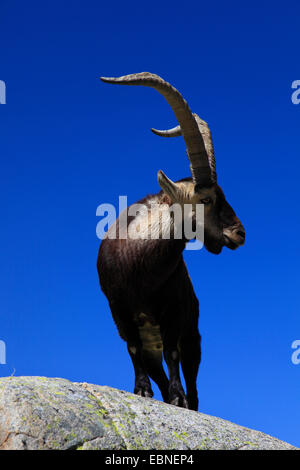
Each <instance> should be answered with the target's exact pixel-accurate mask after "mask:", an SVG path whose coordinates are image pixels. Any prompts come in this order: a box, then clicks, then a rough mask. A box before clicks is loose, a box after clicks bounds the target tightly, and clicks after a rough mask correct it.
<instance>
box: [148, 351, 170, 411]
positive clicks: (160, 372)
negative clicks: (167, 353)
mask: <svg viewBox="0 0 300 470" xmlns="http://www.w3.org/2000/svg"><path fill="white" fill-rule="evenodd" d="M143 360H144V364H145V367H146V370H147V373H148V375H149V377H150V378H151V379H152V380H153V381H154V382H155V383H156V385H157V386H158V388H159V390H160V393H161V395H162V398H163V401H164V402H165V403H169V380H168V377H167V375H166V373H165V371H164V368H163V365H162V352H161V351H148V350H143Z"/></svg>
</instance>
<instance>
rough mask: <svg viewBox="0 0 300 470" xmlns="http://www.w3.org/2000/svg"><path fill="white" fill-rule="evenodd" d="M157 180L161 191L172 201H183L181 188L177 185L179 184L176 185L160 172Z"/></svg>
mask: <svg viewBox="0 0 300 470" xmlns="http://www.w3.org/2000/svg"><path fill="white" fill-rule="evenodd" d="M157 180H158V184H159V186H160V187H161V189H162V190H163V191H164V192H165V193H166V194H167V195H168V196H169V197H170V198H171V199H172V201H173V202H175V201H179V200H180V199H181V198H180V196H181V189H180V187H179V186H178V185H177V183H174V182H173V181H172V180H170V179H169V178H168V177H167V176H166V175H165V174H164V172H163V171H161V170H159V172H158V173H157Z"/></svg>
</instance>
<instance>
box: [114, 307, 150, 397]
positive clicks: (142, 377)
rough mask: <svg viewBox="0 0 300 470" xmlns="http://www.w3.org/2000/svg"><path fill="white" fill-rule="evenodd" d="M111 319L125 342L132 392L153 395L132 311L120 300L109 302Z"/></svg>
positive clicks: (146, 395) (143, 395) (147, 395)
mask: <svg viewBox="0 0 300 470" xmlns="http://www.w3.org/2000/svg"><path fill="white" fill-rule="evenodd" d="M109 304H110V309H111V313H112V316H113V319H114V321H115V323H116V326H117V328H118V331H119V334H120V336H121V338H122V339H123V340H124V341H126V343H127V350H128V353H129V355H130V358H131V360H132V364H133V367H134V372H135V384H134V393H135V394H136V395H140V396H142V397H153V391H152V388H151V384H150V380H149V377H148V375H147V371H146V367H145V364H144V361H143V357H142V343H141V339H140V335H139V330H138V327H137V325H136V324H135V322H134V320H133V315H132V312H131V311H130V310H129V309H128V308H126V304H125V303H124V302H122V301H119V302H116V301H114V302H110V303H109Z"/></svg>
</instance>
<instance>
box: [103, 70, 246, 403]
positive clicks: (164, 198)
mask: <svg viewBox="0 0 300 470" xmlns="http://www.w3.org/2000/svg"><path fill="white" fill-rule="evenodd" d="M102 81H104V82H107V83H116V84H121V85H144V86H148V87H152V88H154V89H156V90H157V91H158V92H159V93H161V94H162V95H163V96H164V97H165V99H166V100H167V102H168V103H169V105H170V106H171V108H172V110H173V112H174V114H175V116H176V118H177V121H178V123H179V125H178V126H177V127H175V128H173V129H171V130H167V131H158V130H155V129H152V130H153V132H154V133H155V134H157V135H161V136H164V137H172V136H180V135H182V136H183V138H184V140H185V143H186V149H187V155H188V158H189V161H190V170H191V173H192V178H185V179H183V180H180V181H178V182H173V181H171V180H170V179H169V178H168V177H167V176H166V175H165V174H164V173H163V172H162V171H159V172H158V183H159V185H160V187H161V191H160V192H159V193H157V194H155V195H151V196H147V197H146V198H144V199H142V200H141V201H139V203H141V204H143V205H144V207H146V210H144V211H141V212H140V213H139V214H138V215H136V217H135V216H132V215H131V216H130V215H128V217H127V222H126V226H125V233H126V235H127V236H125V237H124V226H122V224H123V225H124V222H122V223H121V222H120V218H119V219H118V220H117V221H116V224H115V226H114V230H115V234H116V236H115V237H110V235H109V232H108V233H107V235H106V237H105V238H104V240H103V241H102V243H101V246H100V249H99V255H98V261H97V268H98V274H99V280H100V285H101V288H102V290H103V292H104V294H105V295H106V297H107V299H108V301H109V305H110V308H111V312H112V315H113V318H114V321H115V323H116V325H117V328H118V330H119V334H120V336H121V337H122V338H123V339H124V340H125V341H126V342H127V348H128V352H129V354H130V357H131V359H132V363H133V367H134V371H135V387H134V393H136V394H138V395H141V396H145V397H152V396H153V391H152V389H151V384H150V380H149V377H150V378H151V379H152V380H154V382H156V384H157V385H158V387H159V389H160V391H161V394H162V397H163V400H164V401H165V402H167V403H171V404H173V405H177V406H181V407H185V408H189V409H192V410H197V409H198V395H197V386H196V379H197V374H198V369H199V364H200V359H201V346H200V342H201V337H200V334H199V331H198V316H199V308H198V299H197V297H196V295H195V292H194V289H193V285H192V282H191V279H190V277H189V274H188V271H187V268H186V265H185V263H184V260H183V255H182V253H183V250H184V249H185V246H186V243H187V242H188V240H187V239H186V238H185V237H184V236H182V237H181V238H178V237H176V236H175V232H176V228H178V227H176V226H175V224H174V218H173V217H172V214H171V206H172V205H174V204H178V205H180V206H182V207H183V206H184V205H186V204H189V205H190V207H192V210H191V211H190V212H189V217H190V219H191V220H190V222H191V223H192V224H194V225H195V224H196V225H197V223H198V222H197V220H196V216H195V215H196V212H197V211H196V209H197V205H200V204H203V206H204V246H205V247H206V249H207V250H208V251H209V252H211V253H215V254H219V253H220V252H221V251H222V248H223V247H224V246H225V247H227V248H230V249H232V250H234V249H236V248H237V247H239V246H240V245H243V244H244V242H245V230H244V227H243V226H242V224H241V222H240V220H239V219H238V218H237V216H236V215H235V212H234V211H233V209H232V207H231V206H230V205H229V204H228V202H227V201H226V199H225V196H224V193H223V191H222V189H221V188H220V186H218V184H217V174H216V165H215V157H214V150H213V145H212V139H211V134H210V131H209V127H208V125H207V124H206V122H204V121H203V120H202V119H200V118H199V116H197V115H196V114H193V113H192V112H191V110H190V108H189V106H188V104H187V102H186V101H185V100H184V99H183V97H182V96H181V94H180V93H179V92H178V91H177V90H176V89H175V88H174V87H172V86H171V85H170V84H169V83H168V82H166V81H165V80H163V79H162V78H160V77H159V76H158V75H154V74H150V73H147V72H144V73H138V74H133V75H127V76H124V77H120V78H102ZM153 207H155V208H156V209H155V211H154V212H153ZM129 212H130V208H129V209H128V213H129ZM153 213H154V215H153ZM156 214H157V216H156ZM162 214H163V217H161V215H162ZM183 222H184V221H183V219H182V220H181V221H179V224H180V223H182V224H183ZM149 225H151V226H152V228H153V227H154V232H155V236H154V237H149V236H148V234H149V232H148V231H147V230H145V228H149ZM177 225H178V221H177ZM132 226H134V227H135V229H136V228H137V227H138V230H135V231H134V236H133V232H132ZM166 229H168V230H167V231H169V233H170V237H169V238H165V237H164V236H163V234H164V233H165V231H166ZM121 231H123V233H122V236H120V234H121ZM146 233H147V235H145V234H146ZM151 233H153V231H152V232H151ZM137 234H138V235H137ZM163 357H164V359H165V361H166V364H167V367H168V375H169V378H168V377H167V375H166V373H165V371H164V369H163V365H162V358H163ZM179 364H181V367H182V371H183V375H184V379H185V383H186V393H185V392H184V390H183V387H182V384H181V380H180V373H179Z"/></svg>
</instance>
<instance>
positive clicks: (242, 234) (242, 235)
mask: <svg viewBox="0 0 300 470" xmlns="http://www.w3.org/2000/svg"><path fill="white" fill-rule="evenodd" d="M236 234H237V235H238V236H239V237H241V238H245V237H246V232H245V230H241V229H239V230H237V231H236Z"/></svg>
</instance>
